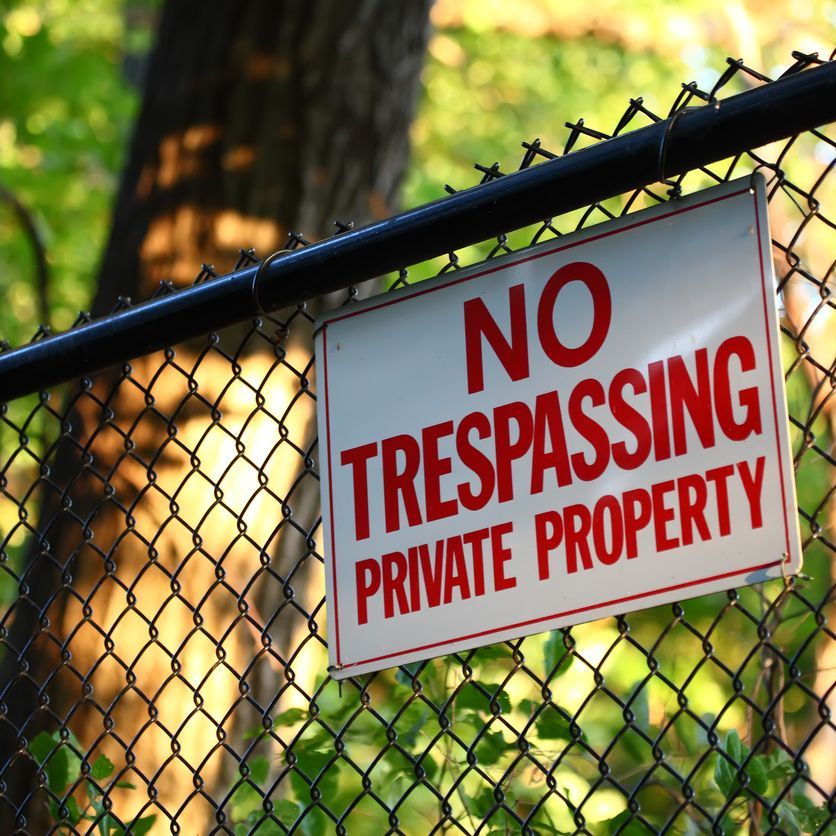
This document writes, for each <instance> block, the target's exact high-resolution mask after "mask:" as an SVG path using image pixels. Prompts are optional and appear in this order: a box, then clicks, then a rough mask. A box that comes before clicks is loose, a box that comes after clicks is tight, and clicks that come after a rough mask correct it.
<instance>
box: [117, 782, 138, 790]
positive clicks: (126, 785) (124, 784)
mask: <svg viewBox="0 0 836 836" xmlns="http://www.w3.org/2000/svg"><path fill="white" fill-rule="evenodd" d="M116 786H117V787H119V789H120V790H135V789H136V784H132V783H131V782H130V781H118V782H117V784H116Z"/></svg>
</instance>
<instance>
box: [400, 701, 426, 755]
mask: <svg viewBox="0 0 836 836" xmlns="http://www.w3.org/2000/svg"><path fill="white" fill-rule="evenodd" d="M429 716H430V711H429V709H428V708H426V707H425V708H424V710H423V711H422V712H421V714H420V715H419V716H418V718H417V719H416V720H415V722H414V723H413V724H412V726H410V728H408V729H407V730H406V731H405V732H403V733H400V732H398V743H400V745H401V746H403V748H404V749H407V750H411V749H413V748H414V747H415V744H416V743H417V742H418V735H419V734H420V733H421V730H422V729H423V728H424V725H425V724H426V722H427V718H428V717H429Z"/></svg>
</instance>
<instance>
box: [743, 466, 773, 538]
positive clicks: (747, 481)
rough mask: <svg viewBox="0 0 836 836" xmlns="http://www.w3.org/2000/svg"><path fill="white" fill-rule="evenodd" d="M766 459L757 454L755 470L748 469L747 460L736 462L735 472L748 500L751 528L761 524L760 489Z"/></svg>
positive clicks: (758, 526)
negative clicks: (738, 475)
mask: <svg viewBox="0 0 836 836" xmlns="http://www.w3.org/2000/svg"><path fill="white" fill-rule="evenodd" d="M765 464H766V459H765V458H764V457H763V456H758V458H757V459H756V460H755V472H754V474H753V473H752V471H750V470H749V463H748V462H738V463H737V472H738V473H739V474H740V481H741V482H742V483H743V490H744V491H745V492H746V499H747V500H748V502H749V519H750V521H751V523H752V528H760V527H761V526H762V525H763V513H762V512H761V490H762V488H763V471H764V465H765Z"/></svg>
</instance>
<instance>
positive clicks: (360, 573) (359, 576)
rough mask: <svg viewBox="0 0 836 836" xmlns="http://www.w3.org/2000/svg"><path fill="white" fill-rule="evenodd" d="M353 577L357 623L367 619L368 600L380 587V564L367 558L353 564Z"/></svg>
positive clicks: (363, 622)
mask: <svg viewBox="0 0 836 836" xmlns="http://www.w3.org/2000/svg"><path fill="white" fill-rule="evenodd" d="M354 578H355V582H356V586H357V623H358V624H365V623H366V622H367V621H368V620H369V610H368V603H367V602H368V600H369V598H370V597H371V596H372V595H374V594H375V593H376V592H377V591H378V590H379V589H380V566H378V564H377V561H376V560H374V559H372V558H368V559H367V560H358V561H357V563H355V564H354Z"/></svg>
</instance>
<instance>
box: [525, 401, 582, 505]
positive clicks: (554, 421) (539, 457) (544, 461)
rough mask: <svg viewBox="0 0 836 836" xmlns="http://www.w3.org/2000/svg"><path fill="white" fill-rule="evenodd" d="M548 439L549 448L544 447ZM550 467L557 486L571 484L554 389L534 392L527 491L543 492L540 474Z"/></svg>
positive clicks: (563, 435)
mask: <svg viewBox="0 0 836 836" xmlns="http://www.w3.org/2000/svg"><path fill="white" fill-rule="evenodd" d="M547 440H548V446H549V450H546V441H547ZM550 469H554V472H555V479H556V482H557V486H558V487H563V486H564V485H569V484H571V483H572V473H571V471H570V470H569V452H568V451H567V449H566V434H565V433H564V430H563V417H562V415H561V413H560V400H559V399H558V395H557V392H546V393H545V394H544V395H538V396H537V401H536V402H535V404H534V438H533V441H532V444H531V494H532V496H533V495H534V494H538V493H542V492H543V481H544V480H543V477H544V475H545V472H546V471H547V470H550Z"/></svg>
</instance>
